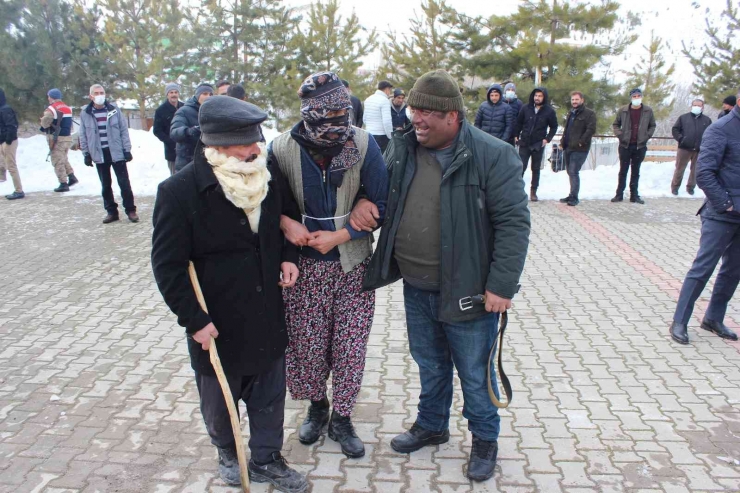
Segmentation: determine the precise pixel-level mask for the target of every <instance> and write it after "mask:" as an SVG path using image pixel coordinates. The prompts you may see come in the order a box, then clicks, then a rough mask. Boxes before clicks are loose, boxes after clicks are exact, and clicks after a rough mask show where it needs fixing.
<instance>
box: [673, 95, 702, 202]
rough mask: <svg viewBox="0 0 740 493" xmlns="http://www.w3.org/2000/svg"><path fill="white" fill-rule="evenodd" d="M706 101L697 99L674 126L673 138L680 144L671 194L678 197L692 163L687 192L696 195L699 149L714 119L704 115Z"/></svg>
mask: <svg viewBox="0 0 740 493" xmlns="http://www.w3.org/2000/svg"><path fill="white" fill-rule="evenodd" d="M703 112H704V101H702V100H701V99H695V100H694V101H693V102H692V103H691V111H690V112H689V113H684V114H683V115H681V116H679V117H678V120H676V123H675V124H674V125H673V129H672V131H673V138H674V139H676V142H678V151H677V152H676V171H675V172H674V173H673V180H671V193H672V194H673V195H678V189H679V188H681V181H683V175H684V172H685V171H686V165H687V164H688V163H689V161H691V171H689V181H687V182H686V191H687V192H689V195H694V187H695V186H696V160H697V158H698V157H699V148H700V145H701V139H702V137H703V136H704V131H705V130H706V129H707V128H708V127H709V125H711V124H712V119H711V118H709V117H708V116H706V115H705V114H703Z"/></svg>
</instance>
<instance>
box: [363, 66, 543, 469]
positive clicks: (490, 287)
mask: <svg viewBox="0 0 740 493" xmlns="http://www.w3.org/2000/svg"><path fill="white" fill-rule="evenodd" d="M408 105H409V111H410V113H411V124H412V125H413V131H410V132H407V133H406V134H400V133H399V132H396V134H395V135H394V136H393V140H392V141H391V143H390V145H389V146H388V150H387V151H386V153H385V157H386V159H387V162H388V164H389V165H390V173H391V176H390V195H389V197H388V204H387V209H386V216H385V223H384V224H383V229H382V230H381V232H380V240H379V241H378V246H377V248H376V250H375V253H374V254H373V257H372V260H371V261H370V265H369V266H368V270H367V274H366V276H365V282H364V287H365V288H366V289H376V288H379V287H381V286H385V285H387V284H390V283H392V282H394V281H397V280H398V279H401V278H402V279H403V280H404V286H403V297H404V306H405V309H406V325H407V327H408V338H409V349H410V351H411V356H412V357H413V358H414V361H416V363H417V365H419V378H420V380H421V393H420V395H419V412H418V414H417V417H416V422H415V423H414V424H413V426H411V428H410V429H409V430H408V431H407V432H406V433H403V434H401V435H399V436H397V437H395V438H394V439H393V440H392V441H391V448H393V450H395V451H396V452H399V453H411V452H414V451H416V450H419V449H420V448H422V447H425V446H428V445H437V444H442V443H445V442H447V441H448V440H449V439H450V432H449V420H450V406H451V404H452V397H453V367H454V368H456V369H457V374H458V376H459V377H460V383H461V386H462V392H463V400H464V408H463V416H464V417H465V418H467V420H468V428H469V429H470V431H471V433H472V435H473V444H472V445H473V446H472V450H471V453H470V459H469V461H468V469H467V476H468V478H470V479H472V480H474V481H485V480H487V479H489V478H490V477H491V476H493V472H494V468H495V466H496V457H497V454H498V435H499V430H500V425H499V423H500V419H501V418H500V417H499V415H498V409H497V407H498V406H501V407H503V405H501V404H500V403H499V402H498V395H495V393H494V391H493V390H491V387H490V385H489V382H490V381H491V378H490V377H491V375H490V374H489V370H488V368H490V359H491V353H492V351H491V348H492V347H495V346H494V343H495V341H496V338H497V335H498V333H497V325H498V322H499V316H500V314H505V312H506V310H507V309H508V308H510V307H511V299H512V298H513V297H514V295H515V294H516V292H517V291H518V284H519V277H520V276H521V274H522V270H523V269H524V260H525V259H526V256H527V247H528V245H529V227H530V222H529V209H528V208H527V196H526V194H525V193H524V183H523V181H522V171H521V170H522V168H521V166H522V164H521V161H520V159H519V157H518V156H517V153H516V150H515V149H514V148H513V147H512V146H510V145H508V144H507V143H505V142H503V141H501V140H498V139H496V138H494V137H492V136H490V135H488V134H487V133H485V132H483V131H482V130H479V129H477V128H475V127H473V126H472V125H470V124H468V122H467V121H466V120H465V117H464V113H463V112H464V105H463V98H462V95H461V94H460V89H459V87H458V84H457V81H456V80H455V79H453V78H452V77H451V76H450V75H449V74H448V73H447V72H445V71H443V70H436V71H433V72H429V73H426V74H424V75H423V76H421V77H420V78H419V79H418V80H417V81H416V83H415V84H414V87H413V89H411V91H410V92H409V97H408ZM377 213H378V211H377V209H376V208H375V207H374V206H373V204H371V203H368V202H367V201H362V204H360V203H358V205H357V207H356V210H354V211H353V215H352V216H351V219H350V224H351V225H352V227H353V228H356V229H358V228H359V229H366V228H372V227H374V226H376V224H375V223H376V221H375V219H374V218H377V217H379V216H378V214H377ZM504 317H505V315H504V316H503V317H502V329H501V330H502V331H503V329H504V327H505V318H504ZM499 348H500V346H499ZM487 363H488V364H487ZM499 367H500V366H499ZM501 380H502V383H503V385H504V389H505V390H506V393H507V394H508V397H509V398H510V397H511V394H510V387H509V386H508V384H507V380H506V379H505V378H504V375H503V374H501Z"/></svg>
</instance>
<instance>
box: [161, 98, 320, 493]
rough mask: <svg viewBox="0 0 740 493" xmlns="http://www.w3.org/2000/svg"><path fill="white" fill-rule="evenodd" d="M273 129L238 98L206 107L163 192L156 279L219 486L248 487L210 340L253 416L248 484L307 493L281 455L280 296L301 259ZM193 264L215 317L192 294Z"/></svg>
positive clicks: (283, 332)
mask: <svg viewBox="0 0 740 493" xmlns="http://www.w3.org/2000/svg"><path fill="white" fill-rule="evenodd" d="M265 119H267V114H266V113H265V112H263V111H262V110H261V109H259V108H258V107H256V106H255V105H253V104H250V103H247V102H244V101H240V100H238V99H236V98H230V97H217V98H211V99H209V100H207V101H205V102H204V103H203V105H202V106H201V107H200V113H199V115H198V124H199V126H200V141H199V143H198V145H197V147H196V149H195V155H194V158H193V161H191V162H190V164H188V165H186V166H185V167H184V168H183V169H182V170H180V171H178V173H177V175H175V176H171V177H169V178H168V179H167V180H165V181H164V182H162V183H161V184H160V185H159V190H158V192H157V200H156V203H155V204H154V218H153V219H154V233H153V236H152V269H153V271H154V278H155V279H156V281H157V285H158V286H159V290H160V291H161V293H162V296H163V297H164V300H165V302H166V303H167V305H168V306H169V307H170V309H171V310H172V311H173V312H174V313H175V314H176V315H177V321H178V323H179V324H180V325H181V326H183V327H184V328H185V334H186V335H187V342H188V350H189V352H190V364H191V366H192V368H193V370H195V380H196V383H197V386H198V392H199V394H200V409H201V414H202V415H203V420H204V421H205V425H206V429H207V430H208V434H209V435H210V437H211V442H212V443H213V444H214V445H215V446H216V448H217V450H218V456H219V474H220V476H221V479H222V480H223V481H224V482H225V483H227V484H229V485H239V484H240V483H241V480H240V477H239V465H238V460H237V451H236V447H235V443H234V435H233V433H232V429H231V424H230V421H229V414H228V410H227V408H226V402H225V400H224V397H223V394H222V393H221V389H220V387H219V383H218V379H217V378H216V376H215V372H214V369H213V367H212V366H211V363H210V361H209V356H208V354H209V353H208V349H209V346H210V344H211V338H212V337H213V338H214V339H216V340H217V341H218V351H219V355H220V358H221V363H222V365H223V369H224V373H225V374H226V378H227V381H228V384H229V388H230V390H231V394H232V396H233V398H234V402H235V404H237V408H238V400H239V399H241V400H243V401H244V402H245V403H246V405H247V414H248V415H249V428H250V440H249V448H250V451H251V459H250V461H249V466H248V470H249V476H250V478H251V480H252V481H253V482H256V483H266V482H269V483H271V484H272V485H273V486H275V488H276V489H278V490H280V491H289V492H296V493H298V492H303V491H305V490H306V489H307V488H308V482H307V481H306V478H305V477H304V476H303V475H302V474H300V473H298V472H297V471H295V470H293V469H291V468H289V467H288V465H287V463H286V462H285V459H283V457H282V456H281V455H280V451H281V449H282V447H283V420H284V410H285V348H286V346H287V343H288V334H287V330H286V326H285V312H284V309H283V293H282V290H283V288H291V287H292V286H293V285H294V284H295V282H296V279H297V278H298V267H296V264H297V263H298V251H297V249H296V247H294V246H293V245H291V244H290V243H287V242H286V241H285V237H284V236H283V233H282V232H281V230H280V215H281V214H285V215H287V216H289V217H293V218H298V217H300V214H299V213H298V208H297V206H296V204H295V200H294V199H293V198H292V195H291V193H290V188H289V186H288V185H287V183H286V181H285V179H284V178H283V176H282V174H281V173H280V168H279V167H278V166H269V165H268V164H267V150H266V148H265V145H264V143H263V142H262V140H263V139H262V132H261V130H260V123H262V122H263V121H265ZM191 261H192V262H193V264H194V266H195V271H196V273H197V275H198V279H199V280H200V285H201V287H202V290H203V296H204V298H205V303H206V307H207V308H208V312H206V311H204V310H203V309H201V307H200V305H199V303H198V300H197V298H196V295H195V292H194V290H193V287H192V286H191V283H190V279H189V276H188V264H189V262H191Z"/></svg>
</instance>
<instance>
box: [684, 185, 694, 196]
mask: <svg viewBox="0 0 740 493" xmlns="http://www.w3.org/2000/svg"><path fill="white" fill-rule="evenodd" d="M686 191H687V192H689V195H694V189H693V188H689V187H686Z"/></svg>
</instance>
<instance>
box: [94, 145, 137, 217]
mask: <svg viewBox="0 0 740 493" xmlns="http://www.w3.org/2000/svg"><path fill="white" fill-rule="evenodd" d="M103 155H104V156H105V158H106V161H105V162H104V163H97V164H96V165H95V167H96V168H97V169H98V178H100V184H101V185H103V207H105V210H106V211H107V212H108V214H113V215H116V214H118V204H117V203H116V199H115V198H114V197H113V179H112V177H111V174H110V169H111V167H112V168H113V171H114V172H115V173H116V180H117V181H118V188H120V189H121V197H122V198H123V210H125V211H126V212H127V213H129V212H136V206H135V205H134V192H133V191H132V190H131V181H130V180H129V178H128V169H127V168H126V161H118V162H115V163H113V162H110V160H109V159H110V152H109V151H108V149H103Z"/></svg>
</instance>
